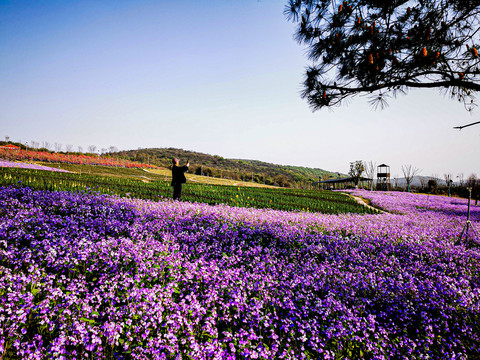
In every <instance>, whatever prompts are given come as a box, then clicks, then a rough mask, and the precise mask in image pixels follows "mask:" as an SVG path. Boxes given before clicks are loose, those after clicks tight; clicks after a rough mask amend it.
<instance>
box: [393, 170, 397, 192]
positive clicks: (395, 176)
mask: <svg viewBox="0 0 480 360" xmlns="http://www.w3.org/2000/svg"><path fill="white" fill-rule="evenodd" d="M393 188H394V189H397V188H398V175H397V174H395V175H393Z"/></svg>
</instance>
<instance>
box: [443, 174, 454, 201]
mask: <svg viewBox="0 0 480 360" xmlns="http://www.w3.org/2000/svg"><path fill="white" fill-rule="evenodd" d="M443 178H444V179H445V184H446V185H447V189H448V196H449V197H450V188H451V186H452V182H453V181H452V174H451V173H447V174H443Z"/></svg>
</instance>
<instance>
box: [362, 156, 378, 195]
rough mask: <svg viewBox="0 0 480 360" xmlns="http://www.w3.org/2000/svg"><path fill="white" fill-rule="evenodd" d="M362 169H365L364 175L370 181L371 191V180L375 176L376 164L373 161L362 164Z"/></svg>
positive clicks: (371, 189) (371, 188) (371, 187)
mask: <svg viewBox="0 0 480 360" xmlns="http://www.w3.org/2000/svg"><path fill="white" fill-rule="evenodd" d="M363 167H364V168H365V175H366V177H367V178H369V179H371V180H370V191H373V179H374V178H375V175H376V174H377V163H376V162H373V161H371V160H370V161H369V162H368V163H367V162H366V161H365V162H364V163H363Z"/></svg>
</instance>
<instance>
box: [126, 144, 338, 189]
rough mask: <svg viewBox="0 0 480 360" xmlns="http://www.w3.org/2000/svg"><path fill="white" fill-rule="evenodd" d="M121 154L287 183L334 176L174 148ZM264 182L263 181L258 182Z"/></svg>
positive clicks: (193, 169)
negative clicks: (187, 161)
mask: <svg viewBox="0 0 480 360" xmlns="http://www.w3.org/2000/svg"><path fill="white" fill-rule="evenodd" d="M118 155H119V156H121V157H127V158H129V159H130V160H136V161H142V162H147V161H148V162H149V163H150V164H156V165H159V166H162V167H168V166H170V164H171V159H172V158H173V157H177V158H180V159H181V162H182V163H183V161H186V160H187V159H188V160H190V164H191V169H192V172H195V170H197V169H198V168H199V167H201V166H202V165H203V171H204V172H206V171H209V170H212V171H213V172H217V173H220V172H227V173H229V174H228V176H231V174H238V175H240V177H243V178H245V177H247V178H250V177H251V174H252V173H254V174H255V175H256V176H260V177H262V178H263V179H265V180H269V181H274V182H278V177H280V176H284V177H286V179H287V181H288V182H290V183H297V184H299V183H302V182H311V181H318V178H319V177H325V176H332V177H337V175H338V174H337V173H335V172H331V171H326V170H323V169H319V168H305V167H300V166H289V165H277V164H270V163H266V162H262V161H257V160H241V159H225V158H223V157H221V156H218V155H209V154H203V153H198V152H194V151H188V150H183V149H175V148H160V149H139V150H129V151H122V152H120V153H118ZM259 182H261V183H263V181H259Z"/></svg>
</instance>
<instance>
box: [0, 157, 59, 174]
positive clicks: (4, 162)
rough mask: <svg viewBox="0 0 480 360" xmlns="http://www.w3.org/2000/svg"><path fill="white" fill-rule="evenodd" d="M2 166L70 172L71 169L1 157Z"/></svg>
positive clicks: (0, 163) (0, 164)
mask: <svg viewBox="0 0 480 360" xmlns="http://www.w3.org/2000/svg"><path fill="white" fill-rule="evenodd" d="M0 167H16V168H22V169H33V170H48V171H58V172H69V171H67V170H63V169H56V168H52V167H49V166H43V165H37V164H30V163H25V162H19V161H16V162H14V161H7V160H1V159H0Z"/></svg>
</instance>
